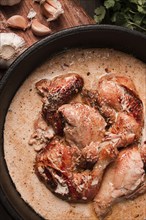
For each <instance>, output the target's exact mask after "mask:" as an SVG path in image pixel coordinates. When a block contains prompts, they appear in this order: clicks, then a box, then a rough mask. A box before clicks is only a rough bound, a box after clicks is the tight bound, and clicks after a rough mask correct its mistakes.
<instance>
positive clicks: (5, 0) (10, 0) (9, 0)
mask: <svg viewBox="0 0 146 220" xmlns="http://www.w3.org/2000/svg"><path fill="white" fill-rule="evenodd" d="M19 2H21V0H0V5H3V6H13V5H16V4H18V3H19Z"/></svg>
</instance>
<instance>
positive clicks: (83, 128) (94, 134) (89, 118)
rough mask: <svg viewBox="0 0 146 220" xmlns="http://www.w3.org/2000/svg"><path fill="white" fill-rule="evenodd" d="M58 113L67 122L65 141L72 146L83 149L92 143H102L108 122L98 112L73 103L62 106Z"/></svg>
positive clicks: (86, 106)
mask: <svg viewBox="0 0 146 220" xmlns="http://www.w3.org/2000/svg"><path fill="white" fill-rule="evenodd" d="M58 111H59V112H60V113H61V115H62V117H63V119H64V121H65V127H64V134H65V139H66V141H67V142H68V143H69V144H70V145H71V146H72V145H77V146H78V147H79V148H83V147H85V146H87V145H89V144H90V143H91V142H95V141H99V142H101V140H102V139H103V137H104V135H105V126H106V122H105V120H104V118H103V117H102V116H101V115H100V114H99V112H98V110H95V109H94V108H91V107H90V106H88V105H84V104H81V103H72V104H66V105H62V106H61V107H60V108H59V109H58Z"/></svg>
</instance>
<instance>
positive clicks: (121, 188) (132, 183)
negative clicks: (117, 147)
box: [94, 146, 145, 217]
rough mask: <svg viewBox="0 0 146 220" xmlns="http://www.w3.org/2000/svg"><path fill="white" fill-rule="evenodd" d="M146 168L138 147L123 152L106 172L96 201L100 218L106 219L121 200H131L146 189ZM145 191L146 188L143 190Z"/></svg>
mask: <svg viewBox="0 0 146 220" xmlns="http://www.w3.org/2000/svg"><path fill="white" fill-rule="evenodd" d="M144 175H145V172H144V168H143V162H142V159H141V156H140V152H139V150H138V147H137V146H135V147H131V148H126V149H124V150H122V151H121V152H120V153H119V156H118V158H117V159H116V160H115V162H113V163H112V164H111V165H110V166H109V167H108V168H107V170H106V173H105V175H104V177H103V180H102V185H101V187H100V190H99V192H98V193H97V195H96V197H95V199H94V209H95V212H96V214H97V216H98V217H105V215H106V214H107V213H108V211H109V210H110V207H111V206H112V205H113V204H115V203H117V202H118V201H119V200H120V199H121V198H124V197H127V198H130V195H132V194H133V193H134V192H136V191H137V192H138V189H140V188H141V190H142V188H143V187H145V182H144ZM143 189H144V188H143Z"/></svg>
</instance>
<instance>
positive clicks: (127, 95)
mask: <svg viewBox="0 0 146 220" xmlns="http://www.w3.org/2000/svg"><path fill="white" fill-rule="evenodd" d="M82 95H83V99H84V101H85V103H87V104H90V105H91V106H93V107H95V108H97V109H99V111H100V113H101V114H102V115H103V116H104V117H105V118H106V120H107V123H108V124H109V126H110V129H108V132H109V133H112V134H117V135H120V136H121V147H125V146H127V145H129V144H132V143H133V142H134V141H138V140H139V138H140V136H141V133H142V128H143V121H144V119H143V104H142V101H141V100H140V98H139V97H138V94H137V92H136V89H135V86H134V84H133V82H132V81H131V79H130V78H128V77H124V76H116V75H113V74H107V75H105V76H103V77H101V78H100V80H99V82H98V85H97V90H96V91H95V90H94V91H87V90H84V91H83V93H82Z"/></svg>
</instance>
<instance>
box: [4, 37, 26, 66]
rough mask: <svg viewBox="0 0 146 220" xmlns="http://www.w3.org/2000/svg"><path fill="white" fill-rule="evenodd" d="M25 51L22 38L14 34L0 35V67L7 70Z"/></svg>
mask: <svg viewBox="0 0 146 220" xmlns="http://www.w3.org/2000/svg"><path fill="white" fill-rule="evenodd" d="M25 49H26V43H25V41H24V39H23V38H22V37H20V36H18V35H17V34H14V33H0V67H1V68H8V67H9V65H10V64H11V63H12V62H13V61H14V60H15V59H16V57H18V56H19V55H20V54H21V53H22V52H23V51H24V50H25Z"/></svg>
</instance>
